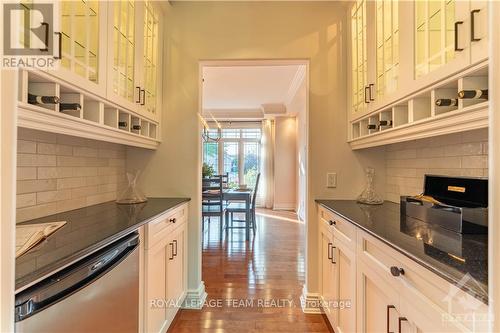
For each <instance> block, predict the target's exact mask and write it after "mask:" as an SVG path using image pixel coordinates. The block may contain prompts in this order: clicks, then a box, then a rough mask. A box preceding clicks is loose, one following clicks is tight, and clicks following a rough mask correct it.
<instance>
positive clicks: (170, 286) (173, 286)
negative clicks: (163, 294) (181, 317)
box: [167, 225, 186, 323]
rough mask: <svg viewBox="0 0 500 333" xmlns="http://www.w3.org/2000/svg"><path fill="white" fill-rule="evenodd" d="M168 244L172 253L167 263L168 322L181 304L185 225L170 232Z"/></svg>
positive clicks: (183, 286)
mask: <svg viewBox="0 0 500 333" xmlns="http://www.w3.org/2000/svg"><path fill="white" fill-rule="evenodd" d="M169 244H171V245H170V246H171V250H172V255H171V256H170V257H169V258H168V264H167V294H168V299H169V300H171V302H172V305H173V306H170V307H169V308H168V309H167V322H169V323H170V321H171V320H173V318H174V317H175V314H176V313H177V310H178V309H179V308H180V306H181V301H182V298H183V296H184V293H185V287H186V284H185V261H184V255H185V254H184V244H185V226H184V225H182V226H180V227H178V228H177V229H175V231H174V232H173V233H172V235H171V237H170V239H169Z"/></svg>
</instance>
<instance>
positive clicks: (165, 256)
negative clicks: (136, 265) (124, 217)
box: [144, 241, 172, 332]
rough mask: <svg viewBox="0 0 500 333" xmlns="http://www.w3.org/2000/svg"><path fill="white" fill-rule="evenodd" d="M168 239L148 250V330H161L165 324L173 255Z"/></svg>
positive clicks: (146, 313)
mask: <svg viewBox="0 0 500 333" xmlns="http://www.w3.org/2000/svg"><path fill="white" fill-rule="evenodd" d="M170 244H171V243H168V242H166V241H163V242H160V243H158V244H156V245H155V246H154V247H152V248H150V249H149V250H146V255H145V259H146V266H145V272H146V292H145V294H146V299H145V303H146V304H145V305H144V307H145V311H144V313H145V318H146V324H145V325H146V328H147V332H161V331H162V329H163V326H164V325H165V319H166V315H167V309H168V307H169V304H168V302H169V300H168V294H167V262H168V260H169V258H170V257H171V255H172V249H171V245H170Z"/></svg>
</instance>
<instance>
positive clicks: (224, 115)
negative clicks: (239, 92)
mask: <svg viewBox="0 0 500 333" xmlns="http://www.w3.org/2000/svg"><path fill="white" fill-rule="evenodd" d="M203 116H204V117H205V118H206V119H208V120H210V119H211V118H212V117H214V118H215V119H217V120H261V119H263V118H264V112H263V110H262V109H204V110H203Z"/></svg>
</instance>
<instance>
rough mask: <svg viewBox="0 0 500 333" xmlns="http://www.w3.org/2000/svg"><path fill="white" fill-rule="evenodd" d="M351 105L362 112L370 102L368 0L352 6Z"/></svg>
mask: <svg viewBox="0 0 500 333" xmlns="http://www.w3.org/2000/svg"><path fill="white" fill-rule="evenodd" d="M350 17H351V50H350V51H351V105H352V111H353V112H362V111H364V110H365V109H366V105H367V104H368V99H369V96H368V77H367V76H368V64H367V60H368V56H367V44H366V32H367V26H366V24H367V23H366V20H367V17H366V1H365V0H358V1H356V2H355V3H354V4H353V6H352V8H351V16H350Z"/></svg>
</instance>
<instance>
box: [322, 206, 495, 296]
mask: <svg viewBox="0 0 500 333" xmlns="http://www.w3.org/2000/svg"><path fill="white" fill-rule="evenodd" d="M316 202H317V203H318V204H320V205H322V206H323V207H325V208H326V209H329V210H330V211H332V212H334V213H336V214H338V215H340V216H341V217H343V218H345V219H347V220H348V221H350V222H351V223H353V224H354V225H356V226H358V227H359V228H361V229H363V230H365V231H366V232H368V233H370V234H371V235H373V236H375V237H376V238H378V239H380V240H381V241H383V242H384V243H386V244H387V245H389V246H391V247H392V248H394V249H396V250H397V251H399V252H401V253H402V254H404V255H406V256H407V257H409V258H410V259H412V260H414V261H416V262H417V263H419V264H420V265H422V266H424V267H426V268H427V269H429V270H431V271H432V272H434V273H435V274H437V275H439V276H441V277H442V278H444V279H445V280H447V281H449V282H450V283H453V284H455V285H457V286H459V287H460V288H461V289H462V290H464V291H466V292H467V293H469V294H471V295H472V296H474V297H476V298H477V299H479V300H481V301H482V302H484V303H486V304H488V235H466V234H459V233H455V232H452V231H448V230H445V229H443V228H441V227H439V226H433V225H430V224H427V223H424V222H422V221H419V220H416V219H412V218H407V217H401V215H400V210H399V209H400V205H399V204H395V203H392V202H387V201H386V202H384V204H383V205H378V206H370V205H363V204H358V203H357V202H356V201H354V200H316ZM467 274H469V275H470V276H471V277H472V279H464V281H465V282H464V281H461V280H462V278H464V277H465V276H466V275H467ZM464 283H465V284H464Z"/></svg>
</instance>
